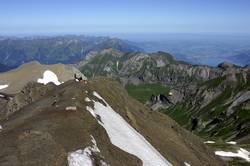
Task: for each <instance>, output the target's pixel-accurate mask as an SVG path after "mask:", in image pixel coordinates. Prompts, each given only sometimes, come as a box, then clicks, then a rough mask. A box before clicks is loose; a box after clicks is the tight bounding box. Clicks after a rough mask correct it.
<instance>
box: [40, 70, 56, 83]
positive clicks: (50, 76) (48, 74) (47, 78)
mask: <svg viewBox="0 0 250 166" xmlns="http://www.w3.org/2000/svg"><path fill="white" fill-rule="evenodd" d="M37 82H38V83H41V84H44V85H46V84H48V83H50V82H53V83H54V84H55V85H60V84H61V83H60V82H59V81H58V78H57V75H56V74H55V73H53V72H52V71H50V70H46V71H45V72H44V73H43V78H39V79H38V80H37Z"/></svg>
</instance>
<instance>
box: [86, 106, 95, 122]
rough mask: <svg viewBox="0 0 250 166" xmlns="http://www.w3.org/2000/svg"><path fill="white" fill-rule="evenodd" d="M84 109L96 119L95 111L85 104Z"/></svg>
mask: <svg viewBox="0 0 250 166" xmlns="http://www.w3.org/2000/svg"><path fill="white" fill-rule="evenodd" d="M86 110H87V111H89V112H90V113H91V115H92V116H93V117H94V118H96V119H97V115H96V113H95V111H94V110H93V109H92V108H91V107H89V106H87V107H86Z"/></svg>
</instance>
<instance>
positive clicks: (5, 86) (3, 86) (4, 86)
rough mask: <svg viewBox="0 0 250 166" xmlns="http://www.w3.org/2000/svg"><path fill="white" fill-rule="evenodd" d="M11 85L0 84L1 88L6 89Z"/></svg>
mask: <svg viewBox="0 0 250 166" xmlns="http://www.w3.org/2000/svg"><path fill="white" fill-rule="evenodd" d="M8 86H9V85H0V90H1V89H5V88H8Z"/></svg>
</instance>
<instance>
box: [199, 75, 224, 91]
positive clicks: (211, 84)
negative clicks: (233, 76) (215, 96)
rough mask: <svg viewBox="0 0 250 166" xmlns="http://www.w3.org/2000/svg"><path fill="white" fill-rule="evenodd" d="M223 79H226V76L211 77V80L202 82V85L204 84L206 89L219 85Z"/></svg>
mask: <svg viewBox="0 0 250 166" xmlns="http://www.w3.org/2000/svg"><path fill="white" fill-rule="evenodd" d="M225 79H226V76H223V77H217V78H214V79H211V80H208V81H206V82H204V83H203V84H202V86H203V85H206V86H207V88H208V89H210V88H214V87H217V86H218V85H220V84H221V83H222V81H224V80H225Z"/></svg>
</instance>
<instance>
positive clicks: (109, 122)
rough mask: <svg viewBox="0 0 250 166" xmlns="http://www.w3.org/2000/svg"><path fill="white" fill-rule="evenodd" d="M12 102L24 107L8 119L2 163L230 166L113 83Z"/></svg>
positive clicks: (36, 89) (40, 89)
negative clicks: (225, 165)
mask: <svg viewBox="0 0 250 166" xmlns="http://www.w3.org/2000/svg"><path fill="white" fill-rule="evenodd" d="M27 98H28V99H29V101H28V102H27V100H26V99H27ZM11 103H12V105H13V104H14V105H15V104H16V105H18V106H19V109H16V110H15V111H14V112H13V113H12V114H9V113H8V112H4V114H3V115H4V117H3V118H0V125H1V127H2V129H1V130H0V139H1V141H0V149H1V151H0V156H2V157H1V158H0V165H76V164H79V165H82V164H84V163H90V164H91V165H111V166H112V165H115V166H116V165H124V166H127V165H135V166H137V165H142V164H143V165H152V166H153V165H159V166H161V165H162V166H163V165H164V166H165V165H184V164H185V163H186V164H191V165H197V166H198V165H211V164H212V165H218V166H219V165H220V166H221V165H224V163H223V162H222V161H221V160H220V159H218V158H217V157H216V156H215V155H214V154H213V152H211V151H210V150H209V149H208V148H207V147H206V146H205V145H204V144H203V142H202V140H201V139H200V138H198V137H197V136H195V135H193V134H191V133H190V132H188V131H186V130H184V129H182V128H181V127H179V125H178V124H177V123H176V122H174V121H173V120H171V119H170V118H168V117H167V116H166V115H164V114H162V113H159V112H153V111H151V110H150V109H149V108H147V107H145V106H144V105H142V104H141V103H139V102H138V101H136V100H134V99H132V98H131V97H130V96H129V95H128V94H127V92H126V91H125V89H124V88H123V87H122V86H121V85H120V84H119V83H118V82H115V81H113V80H112V79H109V78H95V79H93V80H90V81H88V83H87V84H85V83H83V82H76V81H74V80H71V81H67V82H65V83H63V84H61V85H58V86H56V85H52V84H47V85H43V84H38V83H32V84H29V85H27V86H26V87H25V88H24V89H23V90H22V92H20V93H19V94H17V95H16V96H14V99H13V100H12V101H11ZM8 107H9V106H7V108H8ZM3 110H4V109H2V110H0V112H2V111H3ZM0 115H2V114H0ZM13 147H15V148H13Z"/></svg>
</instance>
